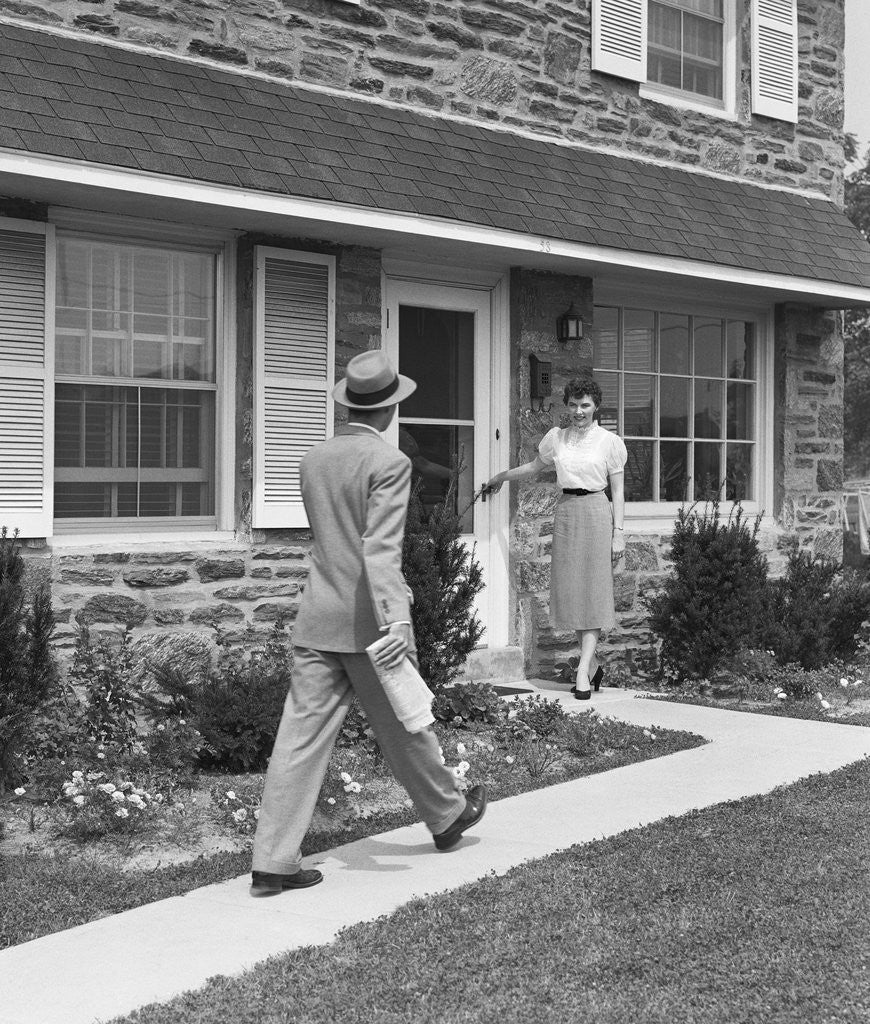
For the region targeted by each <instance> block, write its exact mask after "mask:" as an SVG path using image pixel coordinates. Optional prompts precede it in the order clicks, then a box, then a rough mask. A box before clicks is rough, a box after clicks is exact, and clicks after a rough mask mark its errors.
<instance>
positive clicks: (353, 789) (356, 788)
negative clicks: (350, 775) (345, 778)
mask: <svg viewBox="0 0 870 1024" xmlns="http://www.w3.org/2000/svg"><path fill="white" fill-rule="evenodd" d="M361 790H362V786H361V785H360V784H359V783H358V782H351V784H350V791H351V793H359V792H360V791H361Z"/></svg>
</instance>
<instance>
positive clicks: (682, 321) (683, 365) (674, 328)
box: [659, 313, 689, 373]
mask: <svg viewBox="0 0 870 1024" xmlns="http://www.w3.org/2000/svg"><path fill="white" fill-rule="evenodd" d="M659 346H660V348H661V360H660V363H659V370H660V372H661V373H688V372H689V318H688V317H687V316H675V315H674V314H673V313H662V314H661V316H660V317H659Z"/></svg>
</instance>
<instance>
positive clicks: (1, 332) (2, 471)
mask: <svg viewBox="0 0 870 1024" xmlns="http://www.w3.org/2000/svg"><path fill="white" fill-rule="evenodd" d="M53 238H54V236H53V228H51V227H50V226H48V225H45V224H38V223H35V222H33V221H18V220H6V219H0V526H5V527H7V529H8V530H9V532H10V533H12V532H13V531H14V530H18V532H19V534H20V535H21V536H22V537H49V536H51V533H52V528H51V521H52V496H51V487H52V461H53V451H54V444H53V441H54V439H53V437H52V434H51V430H52V427H53V423H54V407H53V403H54V380H53V375H54V366H53V358H52V353H53V345H52V331H53V323H54V298H53V296H54V287H53V282H52V280H51V274H50V273H49V272H48V256H49V254H50V253H51V252H52V251H53Z"/></svg>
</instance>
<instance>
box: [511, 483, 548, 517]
mask: <svg viewBox="0 0 870 1024" xmlns="http://www.w3.org/2000/svg"><path fill="white" fill-rule="evenodd" d="M557 501H558V495H557V494H556V492H555V491H554V490H553V488H552V487H546V486H544V487H540V486H539V487H529V488H528V489H526V490H521V491H520V493H519V498H518V501H517V515H518V516H522V517H526V518H529V519H536V518H538V517H539V516H551V515H553V513H554V512H555V510H556V502H557Z"/></svg>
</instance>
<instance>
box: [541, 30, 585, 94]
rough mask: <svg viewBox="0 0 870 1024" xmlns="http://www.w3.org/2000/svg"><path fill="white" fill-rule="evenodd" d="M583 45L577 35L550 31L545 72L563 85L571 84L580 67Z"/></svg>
mask: <svg viewBox="0 0 870 1024" xmlns="http://www.w3.org/2000/svg"><path fill="white" fill-rule="evenodd" d="M582 55H583V46H582V44H581V43H580V40H579V39H578V38H577V37H576V36H567V35H561V34H560V33H556V32H550V33H548V35H547V43H546V45H545V47H544V72H545V74H546V75H547V77H548V78H551V79H553V80H554V81H556V82H561V83H562V85H570V84H571V83H572V82H573V81H574V76H575V75H576V74H577V70H578V68H579V67H580V58H581V56H582Z"/></svg>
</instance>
